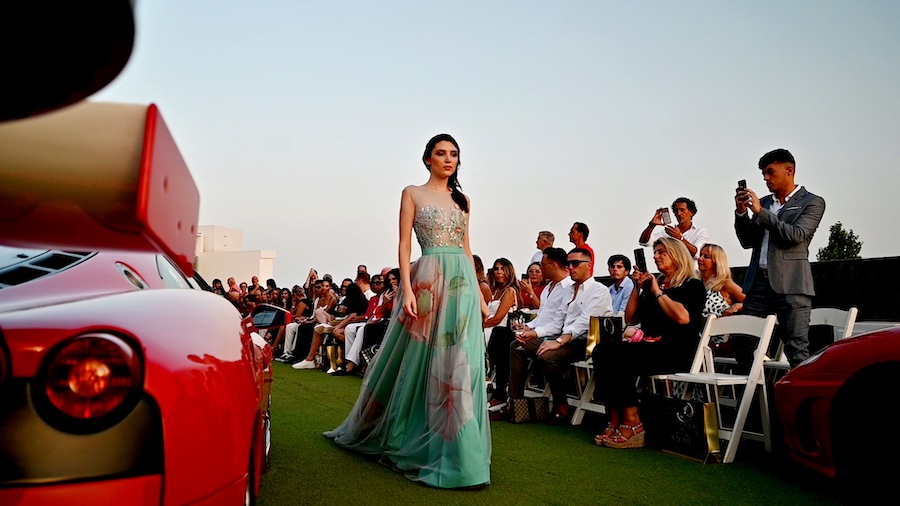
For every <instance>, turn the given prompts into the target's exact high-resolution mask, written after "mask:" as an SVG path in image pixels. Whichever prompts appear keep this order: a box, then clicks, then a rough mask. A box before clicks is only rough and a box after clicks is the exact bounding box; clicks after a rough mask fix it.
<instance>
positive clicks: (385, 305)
mask: <svg viewBox="0 0 900 506" xmlns="http://www.w3.org/2000/svg"><path fill="white" fill-rule="evenodd" d="M371 286H372V289H373V290H374V292H375V296H374V297H372V298H371V299H369V307H368V308H367V309H366V313H365V314H364V315H362V316H358V317H351V318H347V319H346V320H344V321H343V322H341V324H339V325H338V326H337V327H335V328H334V330H333V331H332V332H333V335H334V337H335V339H338V340H340V341H343V342H344V360H345V362H344V366H343V368H341V369H338V370H336V371H335V372H334V373H333V374H334V375H335V376H342V375H345V374H355V373H356V370H357V366H358V365H359V362H360V360H359V354H360V351H362V345H363V341H364V339H363V338H364V331H365V329H366V328H367V327H369V325H371V324H375V323H377V322H379V321H382V320H383V319H385V318H389V317H390V311H391V308H392V307H393V300H394V295H395V294H396V292H395V290H394V289H393V288H392V289H390V290H387V289H385V284H384V280H383V279H382V277H381V275H380V274H375V275H374V276H372V278H371ZM345 322H348V323H346V324H345Z"/></svg>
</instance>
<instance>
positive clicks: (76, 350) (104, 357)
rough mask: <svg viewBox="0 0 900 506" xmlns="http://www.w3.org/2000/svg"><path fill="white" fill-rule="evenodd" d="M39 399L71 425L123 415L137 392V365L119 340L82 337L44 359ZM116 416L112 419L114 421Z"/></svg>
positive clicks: (134, 355)
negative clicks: (43, 400)
mask: <svg viewBox="0 0 900 506" xmlns="http://www.w3.org/2000/svg"><path fill="white" fill-rule="evenodd" d="M44 371H45V375H44V384H43V388H42V392H40V393H42V394H43V395H42V396H43V397H44V398H45V399H46V402H47V404H49V405H50V406H52V407H53V408H55V410H57V411H58V412H59V413H61V414H63V415H65V416H66V417H69V418H71V419H74V420H76V421H94V420H98V419H102V418H104V417H106V418H107V419H108V418H109V417H116V413H121V412H122V411H123V410H124V413H121V414H122V415H123V416H124V414H127V412H128V411H130V409H131V408H132V407H133V402H134V401H135V400H136V395H137V394H138V393H139V392H140V390H141V381H142V380H141V377H142V374H141V372H142V371H141V361H140V359H139V357H138V356H137V353H136V352H135V351H134V349H133V348H132V347H131V346H129V345H128V343H126V342H125V341H124V340H123V339H121V338H119V337H116V336H114V335H111V334H100V333H97V334H87V335H84V336H80V337H78V338H76V339H73V340H71V341H68V342H66V343H65V344H63V345H62V346H61V347H59V348H57V349H56V350H54V351H52V352H51V353H50V354H49V355H48V356H47V358H46V361H45V368H44ZM116 418H117V417H116Z"/></svg>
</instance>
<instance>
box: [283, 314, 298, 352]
mask: <svg viewBox="0 0 900 506" xmlns="http://www.w3.org/2000/svg"><path fill="white" fill-rule="evenodd" d="M299 328H300V324H299V323H296V322H291V323H288V324H287V325H286V326H285V327H284V352H285V353H290V354H292V355H293V354H294V346H297V329H299Z"/></svg>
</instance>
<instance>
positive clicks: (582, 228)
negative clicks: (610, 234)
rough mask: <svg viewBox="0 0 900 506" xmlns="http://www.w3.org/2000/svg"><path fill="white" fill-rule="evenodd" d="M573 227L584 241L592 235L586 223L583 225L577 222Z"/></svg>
mask: <svg viewBox="0 0 900 506" xmlns="http://www.w3.org/2000/svg"><path fill="white" fill-rule="evenodd" d="M572 226H573V227H575V230H577V231H578V232H580V233H581V235H582V236H583V237H584V240H585V241H587V238H588V234H590V233H591V229H589V228H588V226H587V225H585V224H584V223H582V222H580V221H576V222H575V224H574V225H572Z"/></svg>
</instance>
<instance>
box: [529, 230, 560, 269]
mask: <svg viewBox="0 0 900 506" xmlns="http://www.w3.org/2000/svg"><path fill="white" fill-rule="evenodd" d="M554 240H556V237H554V235H553V232H551V231H549V230H541V231H540V232H538V236H537V239H536V240H535V241H534V245H535V246H537V249H538V250H537V251H535V252H534V255H531V263H530V264H528V265H529V266H530V265H531V264H533V263H541V258H542V257H543V256H544V250H545V249H547V248H552V247H553V241H554ZM526 271H527V270H526Z"/></svg>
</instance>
